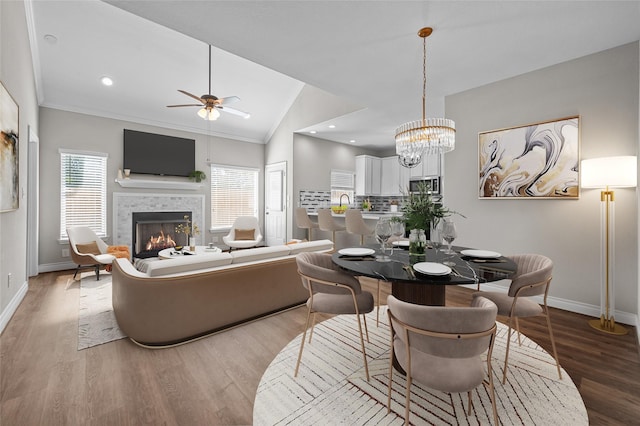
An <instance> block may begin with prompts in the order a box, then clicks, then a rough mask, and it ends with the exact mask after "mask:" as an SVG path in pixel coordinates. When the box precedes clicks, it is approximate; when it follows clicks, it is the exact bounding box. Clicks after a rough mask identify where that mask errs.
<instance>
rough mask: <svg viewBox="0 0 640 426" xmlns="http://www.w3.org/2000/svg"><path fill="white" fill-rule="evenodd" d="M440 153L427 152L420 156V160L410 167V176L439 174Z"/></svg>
mask: <svg viewBox="0 0 640 426" xmlns="http://www.w3.org/2000/svg"><path fill="white" fill-rule="evenodd" d="M441 158H442V155H441V154H429V155H425V156H424V157H423V158H422V162H421V163H420V164H418V165H417V166H416V167H414V168H412V169H411V172H410V173H411V177H412V178H419V177H423V176H440V174H441V173H440V161H441Z"/></svg>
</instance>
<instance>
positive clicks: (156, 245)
mask: <svg viewBox="0 0 640 426" xmlns="http://www.w3.org/2000/svg"><path fill="white" fill-rule="evenodd" d="M176 245H177V244H176V242H175V240H174V239H173V238H171V235H166V236H165V235H164V232H162V231H160V235H158V236H157V237H155V236H151V237H149V241H148V242H147V247H146V250H163V249H166V248H170V247H175V246H176Z"/></svg>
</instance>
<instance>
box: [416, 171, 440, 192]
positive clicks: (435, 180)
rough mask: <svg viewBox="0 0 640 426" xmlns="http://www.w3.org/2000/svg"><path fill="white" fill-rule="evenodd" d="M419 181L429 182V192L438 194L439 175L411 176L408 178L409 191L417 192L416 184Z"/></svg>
mask: <svg viewBox="0 0 640 426" xmlns="http://www.w3.org/2000/svg"><path fill="white" fill-rule="evenodd" d="M420 182H425V183H427V184H429V187H430V188H431V193H432V194H434V195H439V194H440V177H439V176H435V177H420V178H412V179H411V180H409V192H418V185H419V184H420Z"/></svg>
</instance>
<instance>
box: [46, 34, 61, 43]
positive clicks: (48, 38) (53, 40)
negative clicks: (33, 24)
mask: <svg viewBox="0 0 640 426" xmlns="http://www.w3.org/2000/svg"><path fill="white" fill-rule="evenodd" d="M44 40H45V41H46V42H47V43H49V44H56V43H57V42H58V37H56V36H54V35H53V34H45V35H44Z"/></svg>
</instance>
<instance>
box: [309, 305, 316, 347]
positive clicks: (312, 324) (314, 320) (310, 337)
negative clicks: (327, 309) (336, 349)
mask: <svg viewBox="0 0 640 426" xmlns="http://www.w3.org/2000/svg"><path fill="white" fill-rule="evenodd" d="M315 326H316V313H315V312H314V313H313V320H312V321H311V332H310V333H309V343H311V339H312V338H313V328H314V327H315Z"/></svg>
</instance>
